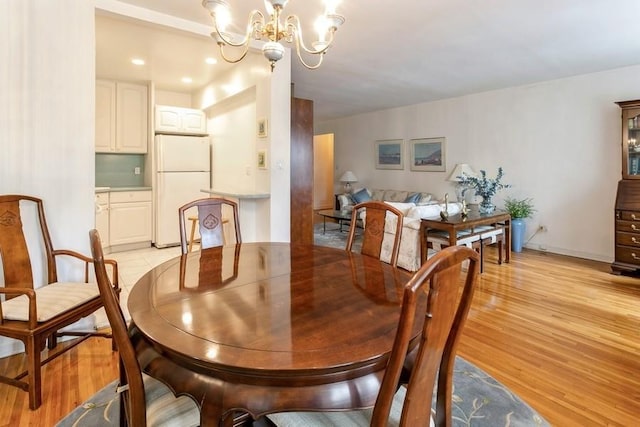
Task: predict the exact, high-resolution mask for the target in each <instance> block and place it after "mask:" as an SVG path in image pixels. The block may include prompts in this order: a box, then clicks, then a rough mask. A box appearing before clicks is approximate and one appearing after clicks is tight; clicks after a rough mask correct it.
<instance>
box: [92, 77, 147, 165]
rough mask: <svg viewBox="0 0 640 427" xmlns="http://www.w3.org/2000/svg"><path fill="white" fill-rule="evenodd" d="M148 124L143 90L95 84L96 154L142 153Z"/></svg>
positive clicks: (129, 85)
mask: <svg viewBox="0 0 640 427" xmlns="http://www.w3.org/2000/svg"><path fill="white" fill-rule="evenodd" d="M148 122H149V114H148V89H147V86H145V85H139V84H133V83H123V82H112V81H108V80H96V135H95V148H96V152H97V153H146V152H147V141H148Z"/></svg>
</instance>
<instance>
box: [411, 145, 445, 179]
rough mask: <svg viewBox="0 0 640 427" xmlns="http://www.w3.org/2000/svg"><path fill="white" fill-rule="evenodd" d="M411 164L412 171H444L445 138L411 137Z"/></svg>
mask: <svg viewBox="0 0 640 427" xmlns="http://www.w3.org/2000/svg"><path fill="white" fill-rule="evenodd" d="M410 145H411V166H410V169H411V170H412V171H421V172H445V171H446V165H447V163H446V159H445V138H444V137H442V138H420V139H412V140H411V141H410Z"/></svg>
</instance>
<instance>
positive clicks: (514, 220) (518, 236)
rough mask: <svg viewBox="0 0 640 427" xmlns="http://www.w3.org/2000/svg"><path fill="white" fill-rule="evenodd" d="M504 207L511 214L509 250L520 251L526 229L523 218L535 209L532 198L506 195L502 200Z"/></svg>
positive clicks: (527, 216) (528, 216) (529, 215)
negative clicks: (516, 197) (515, 197)
mask: <svg viewBox="0 0 640 427" xmlns="http://www.w3.org/2000/svg"><path fill="white" fill-rule="evenodd" d="M504 209H505V210H506V211H507V212H509V215H511V250H512V251H514V252H522V245H523V242H524V235H525V232H526V230H527V226H526V224H525V222H524V219H525V218H530V217H531V215H533V212H534V211H535V209H534V207H533V199H531V198H526V199H514V198H511V197H508V198H507V199H506V200H505V201H504Z"/></svg>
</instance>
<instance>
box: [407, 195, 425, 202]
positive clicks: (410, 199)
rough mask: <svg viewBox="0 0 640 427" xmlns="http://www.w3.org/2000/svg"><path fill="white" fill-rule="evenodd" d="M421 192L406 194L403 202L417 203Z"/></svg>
mask: <svg viewBox="0 0 640 427" xmlns="http://www.w3.org/2000/svg"><path fill="white" fill-rule="evenodd" d="M421 197H422V196H421V194H420V193H411V194H409V195H408V196H407V198H406V199H404V202H405V203H418V202H419V201H420V198H421Z"/></svg>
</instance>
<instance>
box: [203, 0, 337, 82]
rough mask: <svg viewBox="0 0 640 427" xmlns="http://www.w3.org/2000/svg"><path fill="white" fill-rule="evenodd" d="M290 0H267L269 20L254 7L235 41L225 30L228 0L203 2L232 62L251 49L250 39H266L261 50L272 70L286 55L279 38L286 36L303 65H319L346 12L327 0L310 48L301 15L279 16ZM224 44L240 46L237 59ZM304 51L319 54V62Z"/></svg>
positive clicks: (221, 52) (228, 19) (228, 17)
mask: <svg viewBox="0 0 640 427" xmlns="http://www.w3.org/2000/svg"><path fill="white" fill-rule="evenodd" d="M287 2H288V0H265V1H264V4H265V8H266V9H267V13H268V15H269V20H266V19H265V15H264V14H263V13H262V12H260V11H259V10H253V11H251V13H250V14H249V22H248V24H247V31H246V33H245V35H244V38H243V40H241V41H239V42H235V41H234V40H233V38H232V36H231V35H230V34H228V33H226V32H225V30H226V27H227V25H228V24H229V23H230V22H231V12H230V9H229V3H228V2H227V1H226V0H203V1H202V6H204V7H205V8H206V9H208V10H209V13H211V17H212V18H213V25H214V28H215V31H214V32H212V33H211V37H213V38H214V39H215V40H216V43H217V44H218V46H220V54H221V55H222V58H223V59H224V60H225V61H227V62H230V63H236V62H240V61H242V59H243V58H244V57H245V56H246V55H247V52H248V51H249V43H250V42H251V39H255V40H264V41H266V42H265V44H264V46H263V47H262V53H263V55H264V56H265V58H267V59H268V60H269V62H270V63H271V71H273V68H274V67H275V65H276V62H277V61H278V60H280V59H282V57H283V56H284V46H282V44H281V43H280V41H281V40H285V41H286V42H287V43H292V44H294V45H295V48H296V53H297V55H298V59H300V62H301V63H302V65H304V66H305V67H306V68H309V69H311V70H313V69H316V68H318V67H319V66H320V64H322V59H323V58H324V54H325V53H326V52H327V49H329V47H330V46H331V44H332V43H333V36H334V34H335V32H336V31H337V30H338V27H339V26H340V25H342V24H343V23H344V16H342V15H338V14H336V12H335V5H336V3H337V2H338V1H337V0H325V7H326V9H325V13H324V15H322V16H320V17H319V18H318V20H317V21H316V23H315V29H316V31H317V32H318V40H316V41H314V42H313V43H312V44H311V48H308V47H307V46H306V45H305V44H304V41H303V40H302V28H301V26H300V19H299V18H298V17H297V16H296V15H288V16H287V17H286V18H284V21H282V22H281V20H280V17H281V15H282V13H283V11H284V7H285V6H286V5H287ZM225 46H231V47H233V48H240V54H239V56H237V57H236V58H235V59H232V58H229V57H227V56H226V55H225V51H224V48H225ZM303 52H304V53H305V54H308V55H310V56H312V55H317V56H318V60H317V63H316V64H315V65H309V64H308V63H307V62H306V61H305V60H304V59H303Z"/></svg>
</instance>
